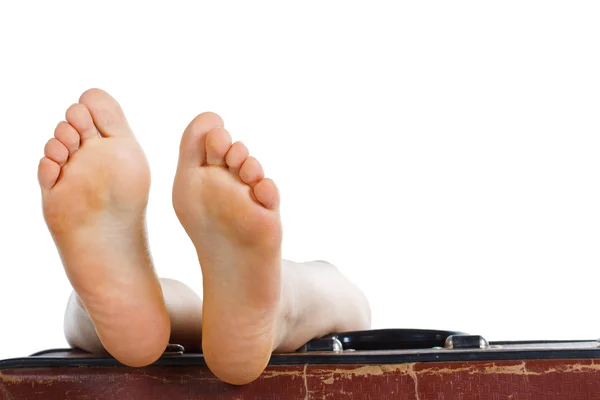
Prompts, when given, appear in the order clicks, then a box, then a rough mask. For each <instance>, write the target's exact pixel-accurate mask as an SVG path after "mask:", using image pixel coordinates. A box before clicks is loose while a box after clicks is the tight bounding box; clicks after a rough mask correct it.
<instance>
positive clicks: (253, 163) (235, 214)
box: [173, 113, 282, 384]
mask: <svg viewBox="0 0 600 400" xmlns="http://www.w3.org/2000/svg"><path fill="white" fill-rule="evenodd" d="M173 205H174V208H175V212H176V214H177V216H178V218H179V220H180V221H181V223H182V225H183V227H184V228H185V230H186V232H187V233H188V235H189V236H190V238H191V240H192V242H193V243H194V245H195V247H196V250H197V253H198V259H199V261H200V265H201V268H202V273H203V284H204V299H203V301H204V303H203V322H202V323H203V327H202V348H203V352H204V358H205V360H206V363H207V365H208V366H209V368H210V369H211V371H212V372H213V373H214V374H215V375H216V376H217V377H219V378H220V379H222V380H224V381H226V382H229V383H232V384H245V383H249V382H251V381H253V380H254V379H256V378H257V377H258V376H259V375H260V374H261V372H262V371H263V369H264V368H265V366H266V365H267V363H268V361H269V358H270V356H271V352H272V350H273V345H274V340H275V338H276V337H277V336H278V332H277V329H278V319H279V318H280V313H281V240H282V230H281V223H280V217H279V193H278V190H277V187H276V186H275V184H274V182H273V181H272V180H270V179H265V177H264V173H263V170H262V167H261V165H260V163H259V162H258V161H257V160H256V159H255V158H253V157H251V156H249V152H248V149H247V148H246V147H245V146H244V145H243V144H242V143H241V142H236V143H233V144H232V140H231V136H230V135H229V133H228V132H227V130H225V128H224V125H223V121H222V119H221V118H220V117H219V116H218V115H216V114H213V113H205V114H201V115H199V116H198V117H196V118H195V119H194V120H193V121H192V122H191V123H190V125H189V126H188V127H187V129H186V130H185V132H184V134H183V137H182V140H181V146H180V159H179V165H178V170H177V175H176V178H175V183H174V187H173Z"/></svg>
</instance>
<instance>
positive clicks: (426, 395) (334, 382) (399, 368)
mask: <svg viewBox="0 0 600 400" xmlns="http://www.w3.org/2000/svg"><path fill="white" fill-rule="evenodd" d="M0 399H2V400H21V399H27V400H29V399H31V400H33V399H44V400H54V399H68V400H71V399H88V400H90V399H97V400H104V399H107V400H108V399H148V400H155V399H156V400H158V399H161V400H162V399H190V400H195V399H220V400H225V399H353V400H355V399H370V400H376V399H411V400H413V399H415V400H434V399H435V400H449V399H461V400H470V399H481V400H487V399H490V400H491V399H494V400H496V399H514V400H517V399H519V400H525V399H527V400H536V399H539V400H542V399H544V400H553V399H556V400H558V399H561V400H562V399H566V400H569V399H586V400H592V399H600V361H594V360H589V359H588V360H586V359H579V360H528V361H493V362H490V361H477V362H443V363H437V362H429V363H405V364H387V365H307V364H305V365H291V366H270V367H269V368H268V369H267V370H266V371H265V372H264V373H263V375H262V376H261V377H260V378H259V379H258V380H257V381H255V382H254V383H252V384H250V385H246V386H242V387H235V386H231V385H227V384H225V383H223V382H221V381H219V380H218V379H217V378H215V376H214V375H212V374H211V373H210V371H208V370H207V369H206V367H204V366H170V367H159V366H150V367H146V368H139V369H134V368H126V367H54V368H47V367H46V368H14V369H3V370H0Z"/></svg>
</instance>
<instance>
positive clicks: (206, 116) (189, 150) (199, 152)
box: [179, 112, 223, 167]
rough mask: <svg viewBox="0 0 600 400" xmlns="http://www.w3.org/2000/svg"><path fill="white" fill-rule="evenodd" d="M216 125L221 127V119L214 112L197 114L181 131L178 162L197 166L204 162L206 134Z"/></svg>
mask: <svg viewBox="0 0 600 400" xmlns="http://www.w3.org/2000/svg"><path fill="white" fill-rule="evenodd" d="M216 127H223V120H222V119H221V117H219V116H218V115H217V114H215V113H211V112H207V113H203V114H200V115H198V116H197V117H196V118H194V119H193V120H192V122H190V124H189V125H188V127H187V128H186V129H185V132H183V137H182V138H181V145H180V146H179V164H180V165H183V166H190V167H197V166H200V165H204V164H206V135H207V134H208V132H209V131H211V130H212V129H214V128H216Z"/></svg>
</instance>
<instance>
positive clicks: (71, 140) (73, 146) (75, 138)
mask: <svg viewBox="0 0 600 400" xmlns="http://www.w3.org/2000/svg"><path fill="white" fill-rule="evenodd" d="M54 137H55V138H57V139H58V141H59V142H61V143H62V144H63V145H65V147H66V148H67V150H69V153H70V154H73V153H74V152H76V151H77V149H79V133H77V131H76V130H75V128H73V127H72V126H71V125H70V124H69V123H68V122H65V121H62V122H61V123H59V124H58V126H57V127H56V129H55V130H54Z"/></svg>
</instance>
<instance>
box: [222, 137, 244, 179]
mask: <svg viewBox="0 0 600 400" xmlns="http://www.w3.org/2000/svg"><path fill="white" fill-rule="evenodd" d="M249 154H250V153H249V152H248V148H247V147H246V146H245V145H244V143H242V142H235V143H234V144H233V145H232V146H231V147H230V148H229V151H228V152H227V155H226V156H225V162H226V163H227V166H228V167H229V169H230V170H231V171H233V172H236V173H237V172H238V171H239V170H240V168H241V167H242V164H243V163H244V161H246V159H247V158H248V155H249Z"/></svg>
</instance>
